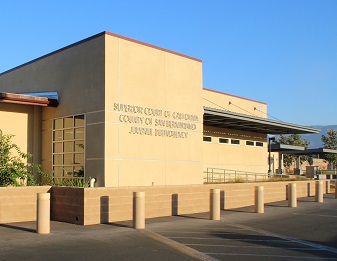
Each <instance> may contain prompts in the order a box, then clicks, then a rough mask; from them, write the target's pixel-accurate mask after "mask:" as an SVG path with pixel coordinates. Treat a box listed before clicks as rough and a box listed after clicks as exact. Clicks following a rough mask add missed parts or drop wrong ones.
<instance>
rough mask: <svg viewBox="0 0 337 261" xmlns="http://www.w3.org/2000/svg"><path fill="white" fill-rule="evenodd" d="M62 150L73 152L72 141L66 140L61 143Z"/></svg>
mask: <svg viewBox="0 0 337 261" xmlns="http://www.w3.org/2000/svg"><path fill="white" fill-rule="evenodd" d="M63 148H64V152H73V151H74V142H73V141H66V142H64V143H63Z"/></svg>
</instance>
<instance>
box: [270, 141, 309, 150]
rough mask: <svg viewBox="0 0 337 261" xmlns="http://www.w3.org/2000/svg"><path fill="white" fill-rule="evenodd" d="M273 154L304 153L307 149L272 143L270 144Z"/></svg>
mask: <svg viewBox="0 0 337 261" xmlns="http://www.w3.org/2000/svg"><path fill="white" fill-rule="evenodd" d="M270 148H271V152H284V151H304V150H305V148H304V147H302V146H295V145H288V144H281V143H278V142H277V143H272V144H270Z"/></svg>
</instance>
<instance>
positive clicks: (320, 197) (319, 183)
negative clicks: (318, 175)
mask: <svg viewBox="0 0 337 261" xmlns="http://www.w3.org/2000/svg"><path fill="white" fill-rule="evenodd" d="M315 201H316V202H319V203H322V202H323V181H322V180H317V181H316V195H315Z"/></svg>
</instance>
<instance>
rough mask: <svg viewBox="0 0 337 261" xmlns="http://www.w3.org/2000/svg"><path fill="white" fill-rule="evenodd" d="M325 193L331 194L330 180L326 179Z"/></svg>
mask: <svg viewBox="0 0 337 261" xmlns="http://www.w3.org/2000/svg"><path fill="white" fill-rule="evenodd" d="M325 194H330V180H327V181H325Z"/></svg>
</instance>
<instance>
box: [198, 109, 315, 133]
mask: <svg viewBox="0 0 337 261" xmlns="http://www.w3.org/2000/svg"><path fill="white" fill-rule="evenodd" d="M204 125H205V126H212V127H217V128H227V129H235V130H242V131H250V132H258V133H265V134H308V133H319V131H320V130H319V129H314V128H311V127H306V126H301V125H296V124H292V123H287V122H281V121H274V120H270V119H265V118H260V117H255V116H249V115H245V114H239V113H235V112H230V111H224V110H218V109H213V108H208V107H204Z"/></svg>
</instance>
